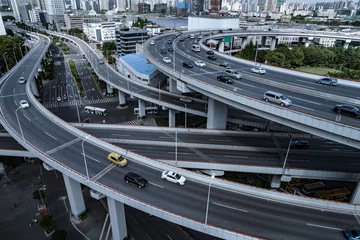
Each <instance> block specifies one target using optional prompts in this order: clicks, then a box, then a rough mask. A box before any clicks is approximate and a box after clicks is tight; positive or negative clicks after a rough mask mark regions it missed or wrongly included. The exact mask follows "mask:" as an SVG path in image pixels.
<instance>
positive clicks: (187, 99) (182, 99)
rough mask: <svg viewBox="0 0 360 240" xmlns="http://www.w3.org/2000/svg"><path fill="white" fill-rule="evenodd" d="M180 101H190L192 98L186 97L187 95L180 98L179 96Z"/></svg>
mask: <svg viewBox="0 0 360 240" xmlns="http://www.w3.org/2000/svg"><path fill="white" fill-rule="evenodd" d="M180 101H182V102H186V103H191V102H192V101H193V100H192V99H190V98H187V97H181V98H180Z"/></svg>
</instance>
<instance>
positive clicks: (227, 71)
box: [225, 69, 242, 79]
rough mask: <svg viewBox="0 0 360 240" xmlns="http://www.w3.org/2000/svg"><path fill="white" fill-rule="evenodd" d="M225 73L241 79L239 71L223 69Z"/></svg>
mask: <svg viewBox="0 0 360 240" xmlns="http://www.w3.org/2000/svg"><path fill="white" fill-rule="evenodd" d="M225 73H226V75H228V76H229V77H232V78H235V79H241V78H242V75H241V74H240V73H239V72H236V71H234V70H232V69H225Z"/></svg>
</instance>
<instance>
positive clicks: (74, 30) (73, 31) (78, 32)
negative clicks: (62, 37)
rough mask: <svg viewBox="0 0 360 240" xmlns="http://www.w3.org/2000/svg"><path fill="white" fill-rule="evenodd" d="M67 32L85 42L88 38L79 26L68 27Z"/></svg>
mask: <svg viewBox="0 0 360 240" xmlns="http://www.w3.org/2000/svg"><path fill="white" fill-rule="evenodd" d="M68 34H69V35H72V36H75V37H77V38H80V39H83V40H84V41H85V42H89V39H88V38H87V37H86V35H85V34H84V32H83V30H81V29H79V28H70V29H69V30H68Z"/></svg>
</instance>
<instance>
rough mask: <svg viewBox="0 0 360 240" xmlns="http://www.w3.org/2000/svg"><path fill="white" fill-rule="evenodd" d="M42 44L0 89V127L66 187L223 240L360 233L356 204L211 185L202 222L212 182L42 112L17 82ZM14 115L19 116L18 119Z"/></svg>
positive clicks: (32, 71) (32, 69)
mask: <svg viewBox="0 0 360 240" xmlns="http://www.w3.org/2000/svg"><path fill="white" fill-rule="evenodd" d="M42 39H44V38H42ZM45 40H46V41H49V40H48V39H45ZM41 44H42V43H40V44H38V45H36V46H35V47H34V48H33V49H32V51H31V52H30V53H29V54H30V55H29V56H31V57H32V59H36V60H37V61H36V62H34V63H33V62H32V61H30V59H29V58H25V59H23V60H22V62H21V63H20V64H21V65H20V66H27V67H26V68H25V69H23V68H21V69H17V70H18V71H17V70H16V71H14V73H13V75H12V76H10V77H9V78H7V79H6V80H7V81H4V82H3V85H2V88H1V90H0V94H1V96H3V97H2V98H0V107H1V109H0V112H1V116H0V121H1V123H2V124H3V126H4V128H5V129H6V130H7V131H8V132H9V133H10V134H11V136H13V137H14V138H15V139H16V140H17V141H18V142H19V143H21V144H22V145H23V146H24V147H25V148H26V149H27V150H29V151H30V152H32V153H33V154H34V155H36V156H37V157H39V158H41V159H42V160H43V161H45V162H46V163H47V164H49V165H50V166H52V167H53V168H55V169H57V170H59V171H61V172H62V173H63V174H64V178H65V179H66V180H65V182H66V183H67V186H74V184H75V182H79V183H82V184H84V185H86V186H88V187H90V188H92V189H94V190H96V191H98V192H101V193H102V194H104V195H105V196H107V197H108V201H109V202H110V204H109V205H110V207H111V208H114V206H115V205H116V204H115V203H114V201H119V202H122V203H124V204H127V205H130V206H133V207H135V208H137V209H140V210H142V211H145V212H148V213H151V214H152V215H155V216H159V217H162V218H164V219H166V220H169V221H172V222H174V223H177V224H180V225H183V226H186V227H189V228H192V229H196V230H198V231H202V232H205V233H208V234H211V235H214V236H218V237H222V238H225V239H254V238H256V237H252V236H251V235H253V236H257V237H260V238H268V239H289V238H291V239H314V238H316V239H330V238H334V236H335V238H340V237H341V235H342V233H341V230H342V229H354V228H357V227H358V223H357V221H356V218H355V217H354V216H353V215H352V214H353V213H357V212H358V211H359V210H358V207H357V206H356V205H353V204H339V203H333V202H328V201H319V200H312V199H307V198H301V197H296V196H289V195H287V194H279V193H275V192H272V191H264V190H261V189H257V188H252V187H248V186H242V185H237V184H232V183H229V182H226V181H222V180H219V179H213V180H212V190H211V200H210V202H209V217H208V219H207V221H206V222H204V215H205V211H206V202H207V196H208V188H209V186H208V184H209V181H210V178H208V177H205V176H202V175H198V174H194V173H192V172H188V171H186V170H182V169H177V168H174V167H172V166H169V165H166V164H163V163H160V162H158V161H154V160H152V159H149V158H146V157H143V156H141V155H138V154H134V153H132V152H130V151H127V150H125V149H122V148H118V147H115V146H113V145H110V144H107V143H105V142H103V141H101V140H98V139H96V138H94V137H92V136H91V135H88V134H86V133H84V132H82V131H80V130H78V129H76V128H74V127H72V126H70V125H69V124H67V123H66V122H64V121H62V120H60V119H58V118H57V117H56V116H54V115H53V114H52V113H50V112H49V111H47V110H46V109H45V108H44V107H43V106H42V105H41V104H39V103H38V102H37V101H36V99H35V98H34V97H33V95H32V93H31V90H30V85H29V84H27V85H26V86H24V85H20V84H17V83H16V81H17V79H18V77H19V76H20V75H22V74H24V75H25V76H29V78H30V79H31V78H33V77H34V75H35V71H36V70H37V68H36V67H37V66H38V64H39V62H40V59H41V58H42V56H43V55H44V53H45V49H44V48H43V47H42V46H40V45H41ZM47 44H49V42H47ZM47 46H48V45H47ZM22 71H23V72H22ZM3 80H4V79H3ZM22 99H26V100H28V101H29V102H30V105H31V106H30V108H28V109H19V106H18V102H19V101H20V100H22ZM16 111H18V112H19V114H18V116H17V114H16V113H17V112H16ZM17 119H19V121H17ZM81 149H83V151H81ZM110 151H115V152H119V153H122V154H127V156H128V157H129V159H130V163H129V165H128V166H126V167H125V168H117V167H115V166H114V165H109V164H108V162H107V160H106V156H107V154H108V153H109V152H110ZM84 160H85V164H84ZM86 160H87V161H86ZM164 169H170V170H174V171H177V172H179V173H180V174H182V175H184V176H185V177H187V178H188V183H187V184H186V185H185V186H184V187H182V188H180V187H178V186H174V185H172V184H168V183H164V182H163V181H162V180H161V178H160V177H159V176H160V174H161V171H162V170H164ZM128 171H135V172H138V173H140V174H141V175H143V176H144V177H146V178H147V179H148V180H149V182H150V185H149V186H148V187H147V188H145V189H142V190H140V189H136V188H134V187H132V186H129V185H127V184H125V183H124V181H123V180H122V176H124V174H125V173H127V172H128ZM69 177H70V178H69ZM79 189H80V190H81V188H80V187H79ZM68 191H69V190H68ZM70 197H71V196H70ZM70 202H71V201H70ZM77 204H78V203H77V202H76V201H75V202H73V205H72V206H71V207H72V212H73V214H79V211H78V210H79V209H80V208H81V206H80V207H79V206H78V205H77ZM80 205H81V204H80ZM116 206H119V205H116ZM115 209H117V207H115ZM318 209H322V210H321V211H320V210H318ZM110 212H111V211H110ZM294 216H296V218H295V217H294ZM112 217H116V216H114V215H113V216H112ZM249 219H252V220H251V221H249ZM112 222H113V221H112ZM254 222H255V223H256V224H254ZM284 226H286V228H284ZM117 227H119V226H117V225H113V226H112V229H113V234H114V232H115V236H116V238H119V236H120V235H116V234H119V230H118V229H117ZM329 228H331V231H329ZM259 229H261V230H260V231H259Z"/></svg>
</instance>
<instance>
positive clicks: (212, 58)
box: [208, 55, 216, 60]
mask: <svg viewBox="0 0 360 240" xmlns="http://www.w3.org/2000/svg"><path fill="white" fill-rule="evenodd" d="M208 59H210V60H216V56H214V55H210V56H208Z"/></svg>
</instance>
